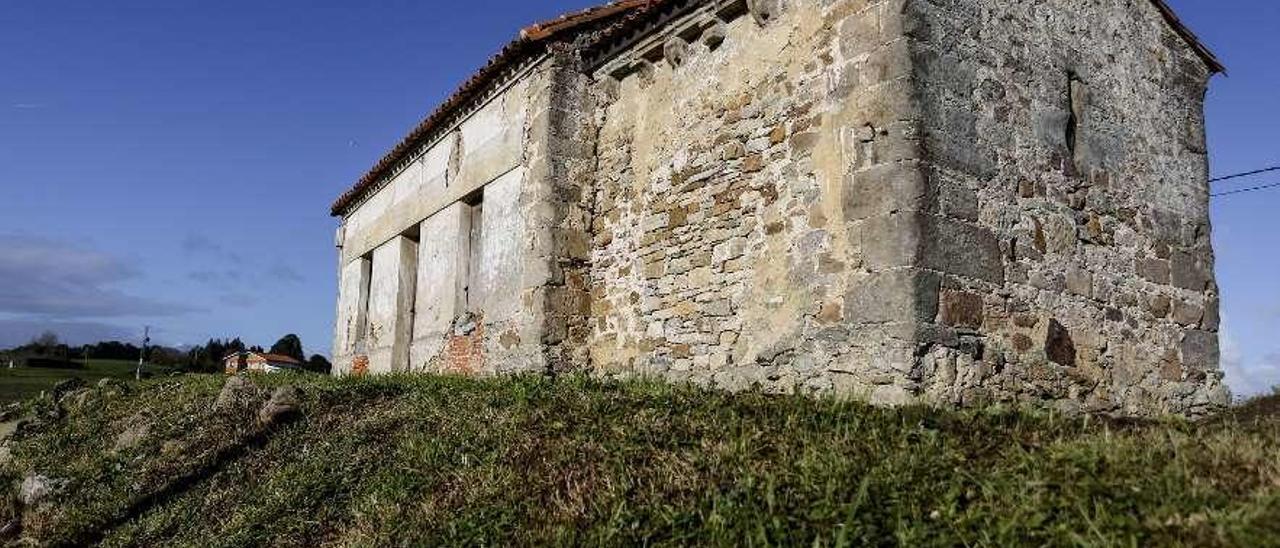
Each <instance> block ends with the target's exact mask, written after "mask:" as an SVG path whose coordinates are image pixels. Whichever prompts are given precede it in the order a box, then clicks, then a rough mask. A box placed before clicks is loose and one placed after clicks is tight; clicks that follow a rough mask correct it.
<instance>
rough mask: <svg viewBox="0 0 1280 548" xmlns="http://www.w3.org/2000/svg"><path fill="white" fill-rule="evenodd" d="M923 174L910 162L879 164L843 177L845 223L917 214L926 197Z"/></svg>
mask: <svg viewBox="0 0 1280 548" xmlns="http://www.w3.org/2000/svg"><path fill="white" fill-rule="evenodd" d="M927 191H928V189H927V186H926V183H925V177H924V173H923V172H922V171H921V170H920V168H919V166H918V165H915V164H912V163H891V164H880V165H876V166H874V167H872V168H870V169H865V170H860V171H857V172H855V173H853V174H850V175H848V176H846V177H845V187H844V214H845V218H846V219H848V220H861V219H866V218H868V217H875V216H880V215H889V214H892V213H899V212H907V211H919V210H921V209H922V208H923V206H924V200H925V196H926V194H927Z"/></svg>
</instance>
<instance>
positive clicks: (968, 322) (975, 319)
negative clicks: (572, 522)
mask: <svg viewBox="0 0 1280 548" xmlns="http://www.w3.org/2000/svg"><path fill="white" fill-rule="evenodd" d="M984 307H985V304H984V303H983V301H982V295H978V294H974V293H969V292H965V291H943V292H942V297H941V300H940V302H939V310H940V311H939V319H941V320H942V323H943V324H944V325H949V326H952V327H966V328H970V329H977V328H979V327H982V321H983V315H984V310H983V309H984Z"/></svg>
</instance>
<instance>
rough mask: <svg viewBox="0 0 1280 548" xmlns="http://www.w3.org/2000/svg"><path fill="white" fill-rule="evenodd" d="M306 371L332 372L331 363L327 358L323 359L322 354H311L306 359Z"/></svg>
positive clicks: (324, 373)
mask: <svg viewBox="0 0 1280 548" xmlns="http://www.w3.org/2000/svg"><path fill="white" fill-rule="evenodd" d="M307 371H311V372H312V373H319V374H321V375H329V374H332V373H333V364H332V363H329V360H327V359H325V357H324V356H321V355H319V354H316V355H314V356H311V359H310V360H307Z"/></svg>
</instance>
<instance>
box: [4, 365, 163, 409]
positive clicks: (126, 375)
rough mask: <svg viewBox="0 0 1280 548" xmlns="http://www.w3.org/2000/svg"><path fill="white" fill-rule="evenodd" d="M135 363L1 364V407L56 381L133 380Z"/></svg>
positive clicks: (154, 370)
mask: <svg viewBox="0 0 1280 548" xmlns="http://www.w3.org/2000/svg"><path fill="white" fill-rule="evenodd" d="M137 366H138V362H129V361H113V360H92V361H90V362H89V364H88V365H86V366H85V368H84V369H40V368H30V367H15V368H13V369H9V368H7V367H4V366H3V365H0V406H2V405H7V404H10V403H13V402H16V401H21V400H25V399H29V398H34V397H36V396H39V395H40V393H41V392H44V391H48V390H50V389H52V388H53V386H54V385H55V384H58V383H59V382H62V381H64V380H66V379H69V378H72V377H77V378H81V379H84V380H85V382H88V383H89V384H93V383H95V382H98V380H99V379H103V378H108V377H110V378H116V379H132V378H133V375H134V369H135V368H136V367H137ZM143 371H146V372H150V373H152V374H162V373H167V372H168V371H169V370H168V369H167V368H157V367H151V366H147V367H145V368H144V369H143Z"/></svg>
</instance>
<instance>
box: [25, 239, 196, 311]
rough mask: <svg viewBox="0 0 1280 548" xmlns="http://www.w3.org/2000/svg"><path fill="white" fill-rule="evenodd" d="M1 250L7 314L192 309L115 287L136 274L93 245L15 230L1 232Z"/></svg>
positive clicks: (121, 262)
mask: <svg viewBox="0 0 1280 548" xmlns="http://www.w3.org/2000/svg"><path fill="white" fill-rule="evenodd" d="M0 249H3V250H4V252H3V253H0V312H4V313H5V314H8V315H10V316H11V317H18V318H20V319H39V320H76V321H83V320H85V319H89V318H117V317H129V316H135V317H137V316H151V317H154V316H173V315H179V314H184V313H187V312H191V311H193V309H192V308H191V307H188V306H185V305H180V304H175V303H166V302H161V301H157V300H153V299H149V298H146V297H139V296H135V295H130V294H127V293H125V292H123V291H120V290H119V289H116V288H115V287H114V286H115V285H116V284H118V283H120V282H124V281H128V280H134V279H137V278H139V277H140V276H141V274H140V273H139V272H138V271H137V270H136V269H134V268H133V267H132V266H131V265H129V264H127V263H125V262H124V261H121V260H119V259H117V258H116V257H112V256H110V255H108V254H106V253H103V252H101V251H98V250H95V249H91V248H88V247H85V246H82V245H74V244H70V243H66V242H60V241H56V240H51V239H47V238H43V237H39V236H31V235H20V234H0Z"/></svg>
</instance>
